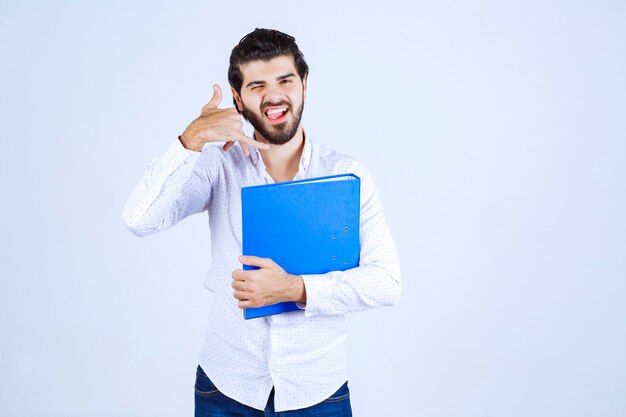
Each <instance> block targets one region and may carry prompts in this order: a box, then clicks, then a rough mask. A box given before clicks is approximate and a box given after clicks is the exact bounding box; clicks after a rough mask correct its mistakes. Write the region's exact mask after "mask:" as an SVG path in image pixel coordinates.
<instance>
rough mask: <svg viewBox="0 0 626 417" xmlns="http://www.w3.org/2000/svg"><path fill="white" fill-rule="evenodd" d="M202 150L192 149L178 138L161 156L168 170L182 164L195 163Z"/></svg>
mask: <svg viewBox="0 0 626 417" xmlns="http://www.w3.org/2000/svg"><path fill="white" fill-rule="evenodd" d="M201 153H202V152H196V151H191V150H189V149H187V148H185V147H184V146H183V144H182V143H181V142H180V140H179V139H178V138H176V140H175V141H174V143H172V144H171V145H170V146H169V147H168V148H167V150H166V151H165V153H164V154H163V155H162V156H161V161H162V162H163V166H164V167H165V169H166V170H167V171H168V172H172V171H174V170H175V169H176V168H177V167H178V166H179V165H180V164H182V163H185V164H189V163H195V162H196V161H197V160H198V158H199V157H200V154H201Z"/></svg>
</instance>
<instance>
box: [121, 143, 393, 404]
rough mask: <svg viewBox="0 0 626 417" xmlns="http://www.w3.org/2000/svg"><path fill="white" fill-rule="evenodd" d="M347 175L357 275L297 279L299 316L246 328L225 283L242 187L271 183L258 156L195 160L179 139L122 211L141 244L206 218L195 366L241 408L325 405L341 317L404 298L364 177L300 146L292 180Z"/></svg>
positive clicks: (342, 340) (215, 148)
mask: <svg viewBox="0 0 626 417" xmlns="http://www.w3.org/2000/svg"><path fill="white" fill-rule="evenodd" d="M344 173H354V174H356V175H357V176H359V177H360V178H361V213H360V214H361V216H360V244H361V253H360V261H359V266H358V267H356V268H352V269H349V270H346V271H334V272H329V273H326V274H320V275H303V276H302V278H303V280H304V286H305V291H306V305H302V304H299V305H298V306H299V307H300V308H301V310H297V311H292V312H288V313H282V314H277V315H272V316H266V317H261V318H256V319H250V320H245V319H244V318H243V312H242V309H241V308H239V307H238V306H237V300H236V299H235V298H234V297H233V289H232V287H231V282H232V277H231V274H232V272H233V271H234V270H235V269H239V268H241V264H239V263H238V260H237V257H238V255H240V254H242V252H241V250H242V245H241V233H242V230H241V187H244V186H249V185H259V184H267V183H273V182H274V180H273V179H272V178H271V177H270V175H269V174H268V173H267V171H266V170H265V165H264V163H263V158H262V156H261V154H260V152H259V151H258V150H257V149H255V148H250V155H249V156H248V157H246V156H245V155H244V154H243V152H242V151H241V148H240V147H239V146H234V147H233V148H231V149H230V150H229V151H227V152H224V151H223V150H222V148H221V146H220V145H218V144H214V143H211V144H207V145H205V146H204V148H203V149H202V152H195V151H191V150H187V149H185V148H184V147H183V146H182V144H181V143H180V141H179V140H178V139H176V140H175V141H174V143H172V144H171V145H170V146H169V147H168V149H167V150H166V151H165V153H163V155H161V156H160V157H156V158H154V159H152V161H151V162H150V163H149V164H148V168H147V170H146V171H145V173H144V175H143V177H142V178H141V180H140V181H139V184H137V186H136V187H135V188H134V190H133V191H132V193H131V195H130V197H129V199H128V201H127V203H126V206H125V207H124V211H123V214H122V220H123V222H124V225H125V226H126V227H127V228H128V229H129V230H130V231H132V232H133V233H134V234H135V235H137V236H146V235H150V234H152V233H155V232H158V231H161V230H165V229H167V228H169V227H172V226H174V225H175V224H177V223H178V222H179V221H181V220H182V219H184V218H185V217H187V216H189V215H192V214H194V213H201V212H207V213H208V220H209V227H210V230H211V254H212V262H211V265H210V267H209V270H208V273H207V274H206V276H205V278H204V285H205V287H206V288H207V289H208V290H210V291H211V292H213V293H214V294H215V297H214V301H213V303H212V305H211V307H210V313H209V320H208V323H207V331H206V340H205V344H204V348H203V349H202V352H201V354H200V357H199V359H198V363H199V365H200V366H201V367H202V369H204V371H205V372H206V374H207V375H208V376H209V378H210V379H211V381H212V382H213V383H214V384H215V386H216V387H217V388H218V389H219V390H220V391H221V392H222V393H223V394H225V395H226V396H228V397H230V398H233V399H235V400H237V401H239V402H240V403H243V404H246V405H248V406H250V407H253V408H256V409H258V410H263V409H264V408H265V405H266V404H267V400H268V397H269V395H270V391H271V390H272V386H274V389H275V393H274V407H275V410H276V411H287V410H294V409H299V408H305V407H309V406H312V405H315V404H317V403H319V402H321V401H323V400H324V399H326V398H328V397H329V396H331V395H332V394H333V393H334V392H335V391H337V389H339V387H340V386H341V385H342V384H343V383H344V382H346V381H347V380H348V372H347V357H346V353H347V352H346V339H347V337H348V334H347V330H346V323H345V314H346V313H349V312H355V311H361V310H365V309H369V308H374V307H381V306H389V305H393V304H395V303H396V302H397V301H398V299H399V297H400V292H401V281H400V264H399V258H398V253H397V250H396V247H395V244H394V241H393V238H392V236H391V234H390V232H389V229H388V227H387V224H386V221H385V218H384V215H383V209H382V206H381V202H380V200H379V195H378V192H377V190H376V187H375V186H374V183H373V182H372V180H371V178H370V175H369V173H368V171H367V169H366V168H365V166H364V165H363V164H362V163H361V162H359V161H358V160H356V159H355V158H352V157H349V156H346V155H342V154H340V153H338V152H335V151H333V150H330V149H328V148H326V147H324V146H321V145H318V144H315V143H312V142H311V139H310V138H309V137H308V136H305V140H304V147H303V151H302V156H301V159H300V165H299V170H298V173H297V174H296V176H295V178H294V179H304V178H313V177H321V176H327V175H334V174H344ZM245 255H255V254H254V253H248V254H245Z"/></svg>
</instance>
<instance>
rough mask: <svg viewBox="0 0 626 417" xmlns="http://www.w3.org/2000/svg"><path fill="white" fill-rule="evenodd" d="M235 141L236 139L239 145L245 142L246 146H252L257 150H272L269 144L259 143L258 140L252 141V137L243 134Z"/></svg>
mask: <svg viewBox="0 0 626 417" xmlns="http://www.w3.org/2000/svg"><path fill="white" fill-rule="evenodd" d="M234 139H236V140H237V141H238V142H239V143H242V142H245V143H246V145H248V146H252V147H254V148H257V149H265V150H267V149H270V148H271V146H270V144H269V143H264V142H259V141H258V140H254V139H252V138H251V137H250V136H246V135H244V134H243V133H242V134H241V135H239V136H236V137H235V138H234Z"/></svg>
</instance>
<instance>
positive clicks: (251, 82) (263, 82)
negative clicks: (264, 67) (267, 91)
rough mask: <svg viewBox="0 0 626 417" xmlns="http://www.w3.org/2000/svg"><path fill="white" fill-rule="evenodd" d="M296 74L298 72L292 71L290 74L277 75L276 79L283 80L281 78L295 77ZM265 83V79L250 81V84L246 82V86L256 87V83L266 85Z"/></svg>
mask: <svg viewBox="0 0 626 417" xmlns="http://www.w3.org/2000/svg"><path fill="white" fill-rule="evenodd" d="M295 76H296V74H294V73H293V72H290V73H289V74H285V75H281V76H280V77H276V81H281V80H284V79H285V78H289V77H295ZM264 84H265V81H250V82H249V83H248V84H246V88H250V87H254V86H255V85H264Z"/></svg>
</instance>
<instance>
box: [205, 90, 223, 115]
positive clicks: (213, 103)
mask: <svg viewBox="0 0 626 417" xmlns="http://www.w3.org/2000/svg"><path fill="white" fill-rule="evenodd" d="M221 102H222V89H221V88H220V85H219V84H215V85H213V97H211V100H210V101H209V102H208V103H207V104H205V105H204V107H202V113H204V112H205V111H206V110H209V109H217V106H219V105H220V103H221Z"/></svg>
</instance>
